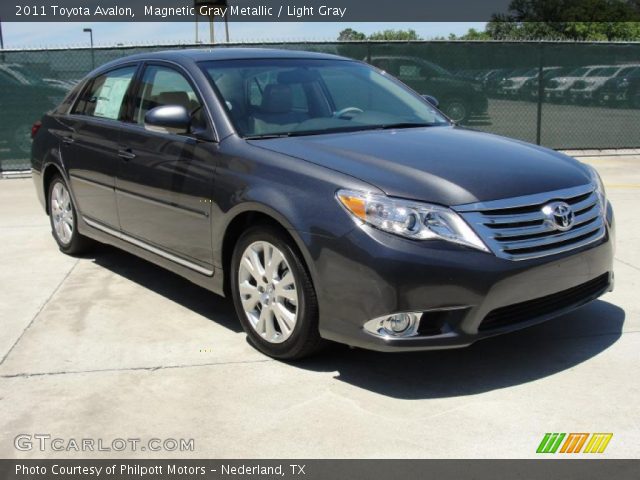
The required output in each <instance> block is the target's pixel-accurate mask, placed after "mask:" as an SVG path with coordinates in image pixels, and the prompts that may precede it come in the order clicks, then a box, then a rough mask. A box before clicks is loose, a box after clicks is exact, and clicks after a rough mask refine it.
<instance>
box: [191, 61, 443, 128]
mask: <svg viewBox="0 0 640 480" xmlns="http://www.w3.org/2000/svg"><path fill="white" fill-rule="evenodd" d="M201 68H202V69H203V70H204V72H205V73H206V74H207V76H208V77H209V80H210V81H211V82H212V84H213V85H214V86H215V89H216V90H217V92H218V94H219V95H220V97H221V99H222V101H223V102H224V105H225V106H226V109H227V113H228V114H229V117H230V118H231V121H232V122H233V124H234V126H235V128H236V130H237V131H238V132H239V133H240V134H241V135H242V136H244V137H251V138H256V137H267V136H274V135H278V136H280V135H283V136H284V135H287V136H291V135H314V134H321V133H330V132H339V131H351V130H368V129H374V128H392V127H398V128H410V127H418V126H432V125H448V124H449V122H448V121H447V120H446V119H445V118H444V117H443V116H442V115H441V114H440V113H439V112H438V111H437V110H436V109H435V108H433V107H431V106H430V104H429V103H427V102H426V101H425V100H424V99H423V98H422V97H420V96H419V95H417V94H415V93H413V92H411V91H410V90H408V89H406V88H404V87H402V86H401V85H398V84H397V83H396V82H395V81H393V80H391V79H389V78H388V77H386V76H385V75H382V74H380V73H378V72H377V71H376V70H375V69H373V68H371V67H369V66H368V65H365V64H362V63H358V62H350V61H342V60H308V59H251V60H225V61H211V62H204V63H202V64H201Z"/></svg>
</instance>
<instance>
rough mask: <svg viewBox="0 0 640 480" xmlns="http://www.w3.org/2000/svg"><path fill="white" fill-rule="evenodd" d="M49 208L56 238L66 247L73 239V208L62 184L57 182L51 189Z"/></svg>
mask: <svg viewBox="0 0 640 480" xmlns="http://www.w3.org/2000/svg"><path fill="white" fill-rule="evenodd" d="M50 206H51V218H52V221H53V229H54V231H55V234H56V237H57V238H58V240H59V241H60V242H61V243H62V244H64V245H68V244H69V243H71V240H72V238H73V208H72V206H71V196H70V195H69V191H68V190H67V187H66V186H65V185H64V184H63V183H62V182H57V183H56V184H55V185H54V187H53V188H52V189H51V203H50Z"/></svg>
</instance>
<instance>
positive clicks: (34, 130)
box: [31, 120, 42, 138]
mask: <svg viewBox="0 0 640 480" xmlns="http://www.w3.org/2000/svg"><path fill="white" fill-rule="evenodd" d="M41 126H42V122H41V121H40V120H38V121H37V122H35V123H34V124H33V125H31V138H35V136H36V135H37V134H38V130H40V127H41Z"/></svg>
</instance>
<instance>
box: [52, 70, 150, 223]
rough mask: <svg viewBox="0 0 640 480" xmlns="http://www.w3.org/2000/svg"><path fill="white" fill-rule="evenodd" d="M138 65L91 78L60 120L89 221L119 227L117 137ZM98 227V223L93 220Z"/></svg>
mask: <svg viewBox="0 0 640 480" xmlns="http://www.w3.org/2000/svg"><path fill="white" fill-rule="evenodd" d="M137 68H138V67H137V65H135V64H134V65H128V66H125V67H121V68H117V69H114V70H111V71H108V72H106V73H103V74H101V75H98V76H97V77H96V78H94V79H93V80H91V81H90V82H89V83H88V85H87V87H86V88H85V90H84V92H83V93H82V95H81V96H80V98H79V99H78V101H77V103H76V105H75V106H74V107H73V108H72V110H71V114H70V115H67V116H65V117H62V119H61V121H62V122H63V123H64V124H66V125H67V127H68V130H67V132H66V133H65V134H64V135H63V136H62V139H61V146H60V153H61V156H62V161H63V163H64V164H65V166H66V169H67V172H68V174H69V181H70V183H71V189H72V190H73V193H74V196H75V199H76V203H77V206H78V210H79V211H80V214H81V215H82V216H83V217H84V218H85V220H87V221H88V222H89V223H92V222H97V223H99V224H102V225H103V226H108V227H110V228H112V229H115V230H119V229H120V224H119V221H118V212H117V208H116V200H115V191H114V188H115V175H116V170H117V168H118V165H119V162H120V159H119V157H118V153H119V152H118V145H119V144H118V140H119V136H120V127H121V119H122V118H123V115H124V112H125V107H124V106H125V105H126V98H127V95H128V93H129V89H130V88H131V85H132V81H133V78H134V76H135V73H136V70H137ZM94 226H95V225H94Z"/></svg>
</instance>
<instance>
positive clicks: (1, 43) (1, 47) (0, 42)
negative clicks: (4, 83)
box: [0, 18, 4, 62]
mask: <svg viewBox="0 0 640 480" xmlns="http://www.w3.org/2000/svg"><path fill="white" fill-rule="evenodd" d="M0 50H2V61H3V62H4V38H2V19H1V18H0Z"/></svg>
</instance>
